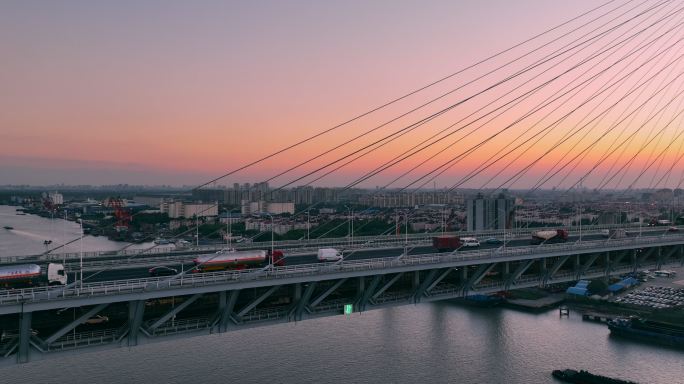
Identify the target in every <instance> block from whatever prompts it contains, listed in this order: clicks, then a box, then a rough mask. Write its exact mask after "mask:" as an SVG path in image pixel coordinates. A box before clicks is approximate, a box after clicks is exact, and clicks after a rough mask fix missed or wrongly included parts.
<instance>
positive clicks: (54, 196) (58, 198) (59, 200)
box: [47, 192, 64, 205]
mask: <svg viewBox="0 0 684 384" xmlns="http://www.w3.org/2000/svg"><path fill="white" fill-rule="evenodd" d="M47 198H48V200H50V202H51V203H52V205H62V204H64V196H62V194H61V193H59V192H49V193H48V194H47Z"/></svg>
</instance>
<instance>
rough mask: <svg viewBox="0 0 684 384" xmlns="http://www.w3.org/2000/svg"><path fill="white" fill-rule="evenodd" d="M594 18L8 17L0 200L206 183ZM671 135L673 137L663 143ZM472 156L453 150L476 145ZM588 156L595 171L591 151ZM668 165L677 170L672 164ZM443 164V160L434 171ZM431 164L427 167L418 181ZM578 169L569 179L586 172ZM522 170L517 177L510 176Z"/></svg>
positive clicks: (481, 156) (295, 9)
mask: <svg viewBox="0 0 684 384" xmlns="http://www.w3.org/2000/svg"><path fill="white" fill-rule="evenodd" d="M619 3H621V2H617V3H616V4H619ZM622 3H624V1H622ZM597 5H598V3H596V2H594V1H573V2H548V1H541V0H539V1H534V0H526V1H516V2H511V1H504V0H499V1H494V0H492V1H459V2H453V1H434V2H427V3H424V2H412V1H405V2H395V1H377V2H366V1H358V2H357V1H353V2H338V3H332V2H322V3H317V2H266V1H260V2H222V1H216V2H214V1H203V2H199V4H196V3H192V4H191V3H187V2H167V1H146V2H133V1H130V2H129V1H122V2H111V3H102V2H96V3H93V2H86V1H67V2H59V3H57V2H54V3H53V2H49V3H45V2H31V1H29V2H25V1H10V2H3V3H2V4H0V49H1V50H2V52H3V63H2V71H0V83H2V84H3V91H2V92H1V93H0V105H2V106H1V107H0V155H1V157H0V184H12V183H28V184H36V185H40V184H51V183H60V182H65V183H68V184H80V183H93V184H115V183H142V184H172V185H183V184H197V183H202V182H203V181H206V180H208V179H211V178H212V177H214V176H218V175H221V174H223V173H224V172H226V171H229V170H232V169H234V168H237V167H238V166H240V165H242V164H246V163H248V162H250V161H252V160H255V159H257V158H259V157H261V156H264V155H266V154H268V153H270V152H273V151H274V150H277V149H278V148H281V147H283V146H285V145H287V144H290V143H293V142H295V141H297V140H299V139H301V138H304V137H307V136H308V135H311V134H313V133H316V132H319V131H321V130H323V129H326V128H329V127H331V126H334V125H336V124H337V123H339V122H342V121H344V120H346V119H348V118H350V117H353V116H354V115H356V114H359V113H361V112H364V111H366V110H368V109H370V108H372V107H374V106H377V105H380V104H382V103H383V102H385V101H387V100H390V99H392V98H394V97H396V96H399V95H401V94H404V93H406V92H407V91H410V90H412V89H415V88H417V87H420V86H422V85H424V84H427V83H429V82H431V81H433V80H435V79H438V78H440V77H442V76H444V75H446V74H449V73H451V72H454V71H455V70H458V69H460V68H463V67H466V66H467V65H469V64H472V63H474V62H476V61H478V60H480V59H482V58H484V57H486V56H488V55H490V54H492V53H494V52H497V51H500V50H502V49H504V48H507V47H509V46H511V45H513V44H515V43H517V42H519V41H522V40H524V39H526V38H528V37H530V36H533V35H535V34H536V33H539V32H541V31H543V30H545V29H548V28H549V27H552V26H554V25H557V24H559V23H561V22H563V21H565V20H568V19H569V18H571V17H572V16H574V15H578V14H580V13H582V12H584V11H586V10H589V9H591V8H593V7H595V6H597ZM483 71H484V69H478V70H476V71H471V72H469V73H466V74H464V75H463V76H462V77H460V78H457V79H454V81H453V82H451V83H447V84H444V85H440V86H438V87H435V88H434V89H431V90H429V92H426V93H425V94H421V95H418V96H417V97H415V98H412V99H410V100H407V101H405V102H402V103H398V104H397V105H395V106H393V107H392V108H389V109H387V110H386V111H382V112H381V113H378V114H376V115H373V116H370V117H369V118H368V119H364V120H363V121H360V122H358V123H355V124H352V125H350V126H348V127H345V128H344V129H341V130H339V132H336V133H335V134H331V135H328V136H325V137H323V138H321V139H320V140H319V141H317V142H315V143H311V144H310V145H305V146H302V147H301V148H298V149H297V150H294V151H292V152H291V153H288V154H286V155H285V156H282V157H280V158H276V159H274V160H273V161H269V162H265V163H263V164H261V165H260V166H258V167H255V168H253V169H250V170H249V171H248V172H242V173H240V174H237V175H235V176H233V177H230V178H227V179H226V180H225V181H223V182H222V183H224V184H232V183H233V182H256V181H260V180H263V179H267V178H269V177H271V176H273V175H275V174H277V173H279V172H280V171H282V170H284V169H286V168H287V167H288V166H291V165H295V164H297V163H298V162H300V161H303V160H305V159H306V158H307V157H310V156H312V155H314V154H317V153H319V152H321V151H322V150H324V149H325V148H328V147H331V146H333V145H335V144H336V143H339V142H341V141H343V140H345V139H347V138H350V137H352V136H354V135H355V134H358V133H360V132H362V131H364V130H366V129H369V128H370V127H372V126H373V125H374V124H378V123H381V122H383V121H386V120H387V119H388V118H390V117H391V116H394V115H396V114H399V113H401V112H402V111H405V110H407V109H408V108H410V107H411V106H414V105H416V104H418V103H420V102H421V101H424V100H428V99H429V98H430V97H432V96H435V95H437V94H439V92H440V91H444V90H446V89H449V88H450V87H453V86H454V85H455V84H459V82H460V83H463V82H465V81H467V80H469V79H472V78H474V77H475V76H477V75H478V74H481V73H483ZM482 84H483V83H480V84H479V85H477V86H473V87H470V88H467V89H464V90H463V92H462V93H461V94H460V95H466V94H467V93H468V92H475V91H476V90H477V89H478V88H477V87H481V86H482ZM632 84H634V83H632ZM598 87H599V85H598V84H597V85H596V86H595V87H594V88H593V89H598ZM653 87H654V89H655V87H656V86H655V85H654V86H653ZM626 89H627V88H625V90H626ZM501 92H503V90H502V91H501ZM669 92H670V93H668V95H672V94H674V92H675V90H674V89H673V90H669ZM497 95H499V94H498V93H497V94H496V95H492V98H494V97H496V96H497ZM548 95H549V94H548V93H547V94H544V95H543V97H547V96H548ZM585 95H587V94H586V93H585ZM543 97H541V96H540V97H537V98H536V99H532V100H531V101H530V102H526V103H525V104H523V106H521V108H522V107H528V108H530V107H531V106H532V105H534V103H536V102H539V101H541V100H542V99H543ZM457 99H458V97H456V96H455V97H454V98H450V99H449V100H445V102H443V103H438V105H439V106H442V107H443V106H446V105H448V104H449V103H451V102H453V101H454V100H457ZM437 107H438V106H435V108H434V109H432V111H434V110H436V109H437ZM474 108H475V107H473V109H467V108H466V109H463V110H455V111H453V112H450V113H449V114H448V115H445V116H443V117H442V118H440V119H438V120H436V121H435V122H434V123H433V124H431V125H430V126H427V127H425V128H421V129H420V130H417V131H416V132H415V134H411V135H407V136H406V137H404V138H402V140H398V142H395V143H392V144H390V145H388V146H387V147H385V148H383V150H381V151H378V152H377V153H373V154H372V155H369V156H367V157H364V158H363V159H360V160H359V161H358V162H355V163H354V164H351V165H350V166H349V167H346V168H344V169H343V170H340V171H339V172H336V173H335V174H334V175H331V176H329V177H327V178H325V179H322V180H321V181H319V182H317V184H318V185H344V184H346V183H347V182H348V181H349V180H351V179H353V178H355V177H358V176H359V175H360V174H363V173H364V172H365V171H368V170H370V169H373V168H374V167H375V166H377V165H379V164H380V163H381V162H382V161H384V160H387V159H391V158H392V157H393V156H396V155H397V154H398V153H400V152H401V151H402V150H404V149H406V148H407V147H408V146H410V145H411V144H412V143H416V142H418V141H419V140H422V139H424V138H426V137H428V136H429V134H431V133H434V132H437V131H438V130H439V129H441V128H444V127H446V126H448V125H449V124H450V123H452V122H453V121H455V120H457V119H458V118H461V117H463V116H466V115H467V113H469V112H472V111H473V110H474ZM673 110H674V109H673ZM427 112H428V110H426V112H425V113H427ZM425 113H418V114H416V115H413V116H412V117H408V118H406V119H404V120H402V121H400V122H397V124H395V125H392V126H391V127H387V129H386V130H384V131H379V132H378V133H377V134H376V135H374V136H373V137H375V138H378V137H381V136H383V135H384V134H386V133H388V132H391V130H392V129H397V128H399V127H400V125H401V124H402V123H403V124H408V123H410V122H412V121H415V120H416V119H417V118H419V117H422V116H424V115H425ZM518 113H519V112H518ZM668 113H669V112H668ZM510 116H511V118H513V116H514V114H513V112H512V113H511V115H510ZM579 120H580V119H579V118H576V119H575V120H574V121H579ZM505 124H506V123H505V122H504V120H503V119H501V120H498V121H494V122H492V123H491V124H489V125H487V126H485V127H483V128H481V132H482V134H478V135H477V136H478V137H479V138H481V137H483V135H484V134H485V133H492V132H494V131H495V130H496V129H499V128H501V127H502V126H504V125H505ZM601 124H602V125H600V126H602V127H606V126H607V125H608V123H607V122H603V123H601ZM529 125H531V123H530V124H527V125H525V126H521V127H520V128H519V129H518V130H516V131H514V132H511V133H510V135H506V136H502V137H501V138H499V139H498V140H499V141H498V142H493V143H492V148H493V149H490V150H483V151H479V152H478V153H475V154H473V156H471V157H469V158H466V159H464V161H463V163H459V164H458V165H456V166H454V168H453V169H452V171H450V172H449V173H447V174H445V177H444V178H441V179H438V183H439V184H440V185H442V186H448V185H450V184H451V183H452V182H453V181H454V180H456V178H457V176H458V175H459V174H458V170H463V169H473V168H476V167H477V166H478V165H481V164H482V163H483V162H486V161H487V160H488V159H491V158H492V156H493V152H494V153H496V150H495V149H494V148H501V146H503V145H505V144H506V143H509V142H510V141H511V140H512V137H515V136H517V135H518V134H522V133H523V132H525V130H527V129H529ZM568 129H569V128H568ZM596 129H598V128H596ZM668 132H669V131H668ZM674 134H675V131H674V129H673V130H672V131H671V136H668V137H674ZM468 140H469V139H463V140H462V141H460V142H459V144H458V145H457V146H456V147H460V148H467V146H468V145H472V144H473V143H475V141H468ZM473 140H474V139H473ZM554 140H555V138H554V137H549V138H547V139H545V140H544V141H543V142H542V143H540V145H538V146H537V147H536V149H535V150H533V151H531V152H530V154H528V155H526V156H525V157H524V159H532V158H533V157H534V156H532V155H533V154H534V155H539V154H541V153H543V151H544V150H545V149H546V148H549V147H550V146H552V143H553V142H554ZM587 140H589V139H587ZM366 142H368V140H366ZM665 142H667V140H664V141H663V143H665ZM445 143H446V142H445ZM497 145H498V146H499V147H497ZM602 145H603V144H602ZM653 145H654V146H655V143H654V144H653ZM659 145H661V144H659ZM662 145H664V144H662ZM357 147H358V146H357ZM438 147H439V146H435V148H438ZM601 148H607V146H602V147H601ZM561 149H562V148H559V149H558V150H557V151H556V153H554V154H553V155H549V157H548V158H545V159H544V160H543V161H542V162H541V163H540V164H539V169H536V168H535V169H533V170H531V172H530V176H529V180H527V182H525V183H523V184H534V181H536V180H537V178H538V177H540V175H541V174H543V172H544V170H548V169H549V167H552V166H553V164H555V163H557V162H558V161H560V159H563V158H567V155H565V156H564V155H563V154H562V151H561ZM351 150H352V148H351V147H350V149H348V150H346V151H339V152H335V153H334V154H331V155H330V156H329V157H327V158H326V159H334V158H336V157H339V156H341V155H343V154H344V153H347V152H349V151H351ZM453 151H454V150H453V149H452V150H449V151H448V152H447V153H449V154H453V153H454V152H453ZM433 152H434V151H433ZM587 156H588V159H592V158H594V161H597V160H598V159H599V158H600V154H599V153H598V151H594V150H592V151H591V152H590V153H588V154H587ZM669 156H670V157H669V159H670V160H668V161H670V162H673V161H674V157H675V154H674V153H673V154H671V155H669ZM448 157H449V156H446V153H445V156H444V157H443V158H441V160H442V161H444V160H445V159H447V158H448ZM423 158H424V157H423ZM423 158H416V159H411V160H409V161H407V162H405V163H402V164H401V165H399V166H397V167H395V168H392V169H389V170H388V171H387V172H386V173H383V174H381V175H379V176H378V177H377V178H376V179H373V180H369V181H368V182H367V183H366V184H364V185H365V186H375V185H383V184H384V183H385V182H387V181H389V180H391V179H393V178H394V177H396V176H397V175H399V174H401V172H403V171H405V170H407V169H409V168H410V167H411V166H413V165H415V164H418V163H419V162H420V161H421V160H422V159H423ZM587 161H588V160H587ZM621 161H623V160H621ZM642 161H644V162H645V161H646V159H642ZM324 162H325V161H324V159H321V163H320V164H322V163H324ZM439 162H440V158H439V157H437V158H436V159H435V160H434V162H431V163H428V164H427V165H426V166H425V167H423V168H421V169H419V170H417V171H416V173H415V174H416V175H420V174H421V172H423V173H425V172H427V170H428V169H431V167H430V165H434V164H438V163H439ZM316 164H318V163H316ZM316 164H311V165H310V166H308V168H309V169H314V168H316ZM586 164H588V162H585V163H583V164H580V166H578V170H585V171H586V169H587V166H586ZM502 166H503V165H501V166H498V165H497V166H496V167H493V168H492V172H493V171H494V170H499V169H501V167H502ZM522 166H524V163H523V162H522V161H521V162H520V166H519V167H518V168H516V169H520V168H521V167H522ZM678 169H681V167H680V168H678ZM635 172H636V171H635ZM302 173H304V171H302V172H299V173H298V174H296V173H294V174H292V175H291V176H290V175H286V177H281V178H278V179H276V180H274V181H273V182H272V184H274V185H278V184H279V183H286V182H288V181H290V180H292V179H294V178H297V175H301V174H302ZM504 173H505V172H504ZM462 174H463V173H461V175H462ZM410 179H411V178H410V177H409V178H407V179H406V180H407V181H406V183H408V180H410ZM484 180H485V178H481V179H480V180H478V182H480V183H481V182H483V181H484ZM478 182H475V183H474V184H473V185H477V183H478ZM399 184H401V183H399ZM494 184H496V183H494ZM396 186H401V185H396ZM519 186H523V185H519ZM550 186H552V185H550Z"/></svg>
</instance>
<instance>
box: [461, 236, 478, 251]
mask: <svg viewBox="0 0 684 384" xmlns="http://www.w3.org/2000/svg"><path fill="white" fill-rule="evenodd" d="M461 242H462V243H463V247H466V248H470V247H479V246H480V241H479V240H478V239H476V238H474V237H463V238H461Z"/></svg>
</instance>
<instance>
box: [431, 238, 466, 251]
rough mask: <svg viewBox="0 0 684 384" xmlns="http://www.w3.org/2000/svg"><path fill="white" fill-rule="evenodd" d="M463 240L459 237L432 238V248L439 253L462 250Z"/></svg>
mask: <svg viewBox="0 0 684 384" xmlns="http://www.w3.org/2000/svg"><path fill="white" fill-rule="evenodd" d="M461 245H462V244H461V239H460V238H459V237H458V236H435V237H433V238H432V246H433V247H434V248H435V249H437V251H438V252H448V251H454V250H457V249H459V248H461Z"/></svg>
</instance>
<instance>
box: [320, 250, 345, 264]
mask: <svg viewBox="0 0 684 384" xmlns="http://www.w3.org/2000/svg"><path fill="white" fill-rule="evenodd" d="M317 257H318V261H339V260H342V253H341V252H340V251H338V250H337V249H335V248H321V249H319V250H318V255H317Z"/></svg>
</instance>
